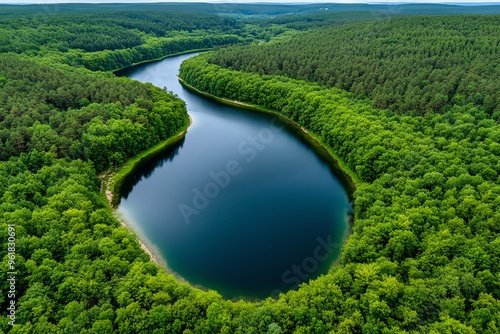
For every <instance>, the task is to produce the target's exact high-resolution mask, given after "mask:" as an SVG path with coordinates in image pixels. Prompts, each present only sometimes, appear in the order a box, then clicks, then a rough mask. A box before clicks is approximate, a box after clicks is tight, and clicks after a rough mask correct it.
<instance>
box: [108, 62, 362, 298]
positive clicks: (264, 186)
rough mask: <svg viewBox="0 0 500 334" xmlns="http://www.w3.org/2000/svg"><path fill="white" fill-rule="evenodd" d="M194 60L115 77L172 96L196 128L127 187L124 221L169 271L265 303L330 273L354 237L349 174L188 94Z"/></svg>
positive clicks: (275, 129) (250, 120)
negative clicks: (183, 77)
mask: <svg viewBox="0 0 500 334" xmlns="http://www.w3.org/2000/svg"><path fill="white" fill-rule="evenodd" d="M192 56H193V54H189V55H181V56H175V57H171V58H166V59H164V60H162V61H157V62H152V63H146V64H141V65H138V66H135V67H133V68H129V69H126V70H122V71H120V72H119V73H118V75H123V76H127V77H129V78H131V79H135V80H139V81H141V82H151V83H153V84H154V85H156V86H159V87H161V88H163V87H166V88H167V90H169V91H172V92H174V93H175V94H177V95H178V96H179V97H180V98H181V99H183V100H184V101H185V102H186V105H187V108H188V110H189V114H190V116H191V118H192V120H193V124H192V126H191V127H190V128H189V129H188V132H187V134H186V136H185V138H184V139H183V140H181V141H180V142H179V143H177V144H176V145H174V146H173V147H170V148H168V149H166V150H165V151H164V152H162V153H161V154H159V155H158V156H156V157H154V158H152V159H151V160H150V161H148V162H147V163H145V164H143V165H142V166H140V167H138V168H137V169H136V170H135V171H134V173H132V175H130V177H128V179H127V180H126V181H125V182H124V185H123V187H122V191H121V192H122V193H121V202H120V204H119V207H118V212H119V213H120V214H121V215H122V216H123V217H124V219H125V221H126V223H127V224H128V225H129V226H131V227H132V228H133V229H134V230H135V231H136V233H137V234H138V235H139V237H140V238H141V240H143V242H144V243H145V244H146V245H147V246H148V248H150V249H151V250H152V252H153V253H154V254H155V256H156V257H158V258H159V259H161V261H163V262H164V263H166V264H168V268H167V270H169V271H171V272H173V273H175V274H176V275H177V276H178V277H180V278H182V279H184V280H186V281H187V282H189V283H191V284H192V285H194V286H198V287H201V288H204V289H213V290H216V291H218V292H219V293H220V294H222V295H223V296H224V297H226V298H241V297H242V298H249V299H256V298H265V297H268V296H271V295H275V294H276V293H278V292H280V291H281V292H286V291H288V290H290V289H294V288H297V286H298V284H299V283H302V282H307V281H308V280H309V279H314V278H316V277H318V276H319V275H321V274H324V273H326V272H327V271H328V269H329V268H330V267H331V265H332V264H333V263H334V262H335V261H336V260H337V259H338V257H339V254H340V250H341V246H342V243H343V240H344V239H345V237H346V235H347V234H348V231H349V215H350V212H351V211H352V210H351V205H350V203H349V196H348V193H347V190H346V189H347V187H346V186H345V184H346V181H345V180H344V179H343V176H342V174H341V173H338V172H335V168H332V166H331V164H328V163H327V162H325V161H324V159H321V158H320V157H319V155H318V154H316V152H315V151H314V149H312V148H311V146H310V145H308V144H307V141H306V140H304V139H303V138H301V136H299V135H297V134H296V133H295V132H296V131H295V132H294V131H290V130H289V129H287V128H284V127H283V126H282V123H281V122H280V121H279V120H277V119H276V118H275V117H273V116H272V115H268V114H262V113H257V112H251V111H245V110H240V109H238V108H234V107H229V106H224V105H220V104H218V103H215V102H212V101H209V100H207V99H205V98H203V97H200V96H198V95H195V94H193V93H191V92H189V91H187V90H186V89H184V88H183V87H182V86H181V85H180V84H179V82H178V80H177V77H176V75H177V73H178V71H179V67H180V64H181V63H182V61H183V60H185V59H187V58H189V57H192Z"/></svg>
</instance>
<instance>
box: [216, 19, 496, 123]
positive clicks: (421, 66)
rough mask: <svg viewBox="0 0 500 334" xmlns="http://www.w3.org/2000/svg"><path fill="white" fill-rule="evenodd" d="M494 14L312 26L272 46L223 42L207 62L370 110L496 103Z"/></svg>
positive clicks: (420, 110) (493, 105)
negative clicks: (342, 93)
mask: <svg viewBox="0 0 500 334" xmlns="http://www.w3.org/2000/svg"><path fill="white" fill-rule="evenodd" d="M499 20H500V17H499V16H498V15H484V16H468V15H464V16H462V15H460V16H458V15H457V16H446V17H444V16H435V17H431V16H429V17H405V18H395V19H391V20H376V21H369V22H363V23H357V24H352V25H351V24H349V25H340V26H335V27H331V28H325V29H319V30H316V31H314V32H310V33H307V34H305V35H301V36H299V37H297V38H295V39H293V40H290V41H285V42H282V43H278V44H270V45H258V46H248V47H246V48H245V49H241V48H228V49H226V50H224V52H218V53H216V54H214V55H213V56H212V57H211V59H210V61H211V63H214V64H217V65H220V66H223V67H227V68H231V69H235V70H243V71H247V72H255V73H259V74H272V75H284V76H288V77H290V78H294V79H300V80H307V81H313V82H317V83H319V84H321V85H325V86H327V87H337V88H340V89H343V90H347V91H350V92H352V93H354V94H356V95H357V96H358V97H362V98H369V99H370V100H371V101H372V105H373V106H374V107H377V108H382V109H385V108H390V109H391V110H394V111H398V112H404V113H412V114H422V113H425V112H427V111H436V110H443V111H447V110H449V108H450V107H451V106H453V105H458V106H465V105H467V104H468V103H473V104H474V105H476V106H481V107H483V108H484V110H485V111H486V112H488V113H489V114H491V113H493V112H498V111H499V108H498V106H499V105H500V92H499V90H498V87H500V81H499V77H500V60H499V59H500V48H499V46H498V21H499Z"/></svg>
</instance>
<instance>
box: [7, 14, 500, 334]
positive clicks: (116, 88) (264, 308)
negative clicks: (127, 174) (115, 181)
mask: <svg viewBox="0 0 500 334" xmlns="http://www.w3.org/2000/svg"><path fill="white" fill-rule="evenodd" d="M130 6H131V7H130V9H129V10H121V11H118V10H116V8H115V7H113V6H111V5H109V7H106V8H101V10H96V9H92V6H91V5H85V6H84V5H82V7H84V8H83V9H81V8H80V7H77V6H76V5H75V6H71V5H60V7H59V12H58V13H57V14H54V15H48V14H47V13H46V12H45V14H43V12H42V13H39V14H40V15H28V14H26V13H32V12H34V11H36V9H34V8H32V7H33V6H27V7H26V8H25V9H23V10H21V9H19V8H18V7H16V6H11V7H9V9H8V10H5V11H2V14H1V15H0V217H1V220H0V230H1V231H2V233H1V236H2V238H0V255H1V258H2V264H1V265H2V269H3V270H2V271H1V272H0V277H1V282H2V283H0V284H1V287H2V294H1V295H0V304H1V308H2V310H4V312H5V313H2V315H4V314H6V311H5V310H7V309H8V307H9V305H10V304H9V303H10V300H9V298H10V297H8V295H7V291H9V286H10V284H11V283H9V281H8V279H9V277H10V276H9V274H8V270H5V268H11V269H12V267H11V266H12V262H11V263H9V261H12V258H11V257H10V256H9V252H8V249H9V248H10V246H9V244H8V240H9V239H8V238H7V236H9V235H11V233H12V227H15V243H16V245H15V268H14V269H15V271H16V273H17V274H16V282H15V295H16V304H15V309H16V312H15V325H14V326H12V325H11V324H9V322H10V321H12V319H11V318H9V317H7V316H2V320H1V321H0V332H2V333H4V332H9V333H34V334H38V333H113V332H116V333H274V334H276V333H415V332H422V333H497V332H498V331H499V329H498V328H499V326H500V323H499V322H500V302H499V299H500V265H499V263H500V262H499V259H500V251H499V249H500V241H499V240H500V238H499V233H500V212H499V210H498V208H499V207H500V177H499V174H500V126H499V122H500V106H499V105H500V96H499V95H498V94H499V93H498V87H500V82H499V80H500V77H499V75H498V71H499V70H498V69H499V65H500V64H499V60H498V59H500V57H498V55H499V53H500V45H499V41H498V21H499V19H500V17H499V16H498V15H460V16H454V15H450V16H434V15H433V16H418V15H421V14H425V13H422V11H426V10H429V11H430V9H425V10H424V9H422V8H423V7H418V6H417V7H418V8H414V7H406V8H410V9H404V10H401V13H400V15H399V14H398V15H396V16H397V17H389V18H387V17H385V16H384V15H380V12H379V10H380V7H376V8H375V9H373V11H375V12H376V13H378V14H373V13H372V14H370V13H368V14H360V13H362V12H363V11H364V12H366V11H369V9H370V7H369V6H367V5H364V6H362V7H359V9H357V10H358V12H353V7H355V6H353V5H347V6H346V7H342V6H340V5H339V8H344V10H338V12H337V13H332V14H325V13H314V12H313V13H311V12H310V11H313V10H314V8H310V9H308V10H305V9H304V13H303V14H300V13H299V14H290V12H289V11H290V8H288V7H286V6H283V7H280V6H277V7H272V8H271V7H266V6H264V5H263V6H260V7H259V6H256V7H251V6H249V7H245V6H242V7H238V6H237V5H233V6H232V7H231V6H229V7H226V9H224V11H226V12H229V13H226V14H227V15H215V14H214V13H213V12H212V11H214V8H213V7H210V8H208V7H203V6H201V5H193V7H189V8H186V9H185V11H179V9H177V10H173V9H163V10H156V11H154V10H150V11H141V10H139V8H136V7H137V5H130ZM134 6H136V7H134ZM149 6H151V8H156V9H157V8H160V7H161V6H160V5H158V7H155V6H156V5H149ZM173 6H174V5H173ZM176 6H178V5H176ZM145 7H148V6H145ZM299 7H300V6H297V7H296V8H295V7H294V13H297V12H298V11H299V9H298V8H299ZM306 7H307V6H306ZM494 7H495V6H492V7H491V9H493V8H494ZM78 8H80V9H78ZM175 8H177V7H175ZM218 8H219V9H220V8H221V7H218ZM249 8H250V9H249ZM426 8H427V7H426ZM439 8H441V7H439ZM216 9H217V8H216ZM316 10H317V9H316ZM446 10H448V9H446ZM449 10H450V11H453V10H457V9H456V8H455V7H452V6H450V9H449ZM480 10H483V11H484V8H482V7H472V9H470V11H471V13H473V14H477V12H479V11H480ZM440 11H441V12H439V14H447V12H445V10H444V9H443V8H441V9H440ZM460 11H464V12H465V11H466V9H463V8H461V9H460ZM339 12H340V13H339ZM270 13H271V14H272V15H271V14H270ZM286 13H288V14H286ZM278 14H286V15H283V16H275V15H278ZM386 14H387V12H386ZM241 17H243V18H244V19H242V18H241ZM233 44H237V45H234V46H230V47H226V46H228V45H233ZM214 47H216V49H217V50H215V51H214V52H209V53H204V54H201V55H200V56H197V57H195V58H191V59H189V60H188V61H186V62H185V63H183V65H182V67H181V73H180V77H181V78H182V79H183V80H185V81H186V82H187V83H188V84H189V85H192V86H193V87H195V88H197V89H199V90H202V91H204V92H207V93H210V94H213V95H215V96H218V97H221V98H227V99H231V100H238V101H243V102H247V103H250V104H254V105H258V106H261V107H264V108H266V109H270V110H273V111H275V112H276V113H279V114H281V115H283V116H285V117H287V118H289V119H290V120H293V121H294V122H296V123H298V124H300V125H301V126H303V127H305V128H306V129H308V130H309V131H311V132H313V133H314V134H316V135H317V136H318V137H319V138H320V139H321V141H322V142H323V144H325V145H327V146H328V147H330V148H331V149H332V150H333V151H334V152H335V153H336V154H337V155H338V157H339V158H340V159H341V160H342V161H343V162H344V163H345V164H346V166H348V167H349V168H350V169H351V170H352V171H354V173H355V174H356V175H355V176H356V179H357V183H356V186H357V191H356V193H355V194H354V210H355V223H354V225H353V228H352V234H351V235H350V237H349V238H348V239H347V242H346V244H345V245H344V247H343V251H342V257H341V261H340V263H339V264H338V265H335V266H333V267H332V268H331V269H330V271H329V273H328V274H327V275H323V276H321V277H320V278H318V279H316V280H313V281H310V282H308V283H303V284H302V285H301V286H300V288H299V289H298V290H292V291H289V292H287V293H285V294H281V295H280V296H279V297H277V298H267V299H265V300H261V301H257V302H250V301H245V300H238V301H233V300H226V299H224V298H222V297H221V296H220V295H219V294H218V293H217V292H216V291H202V290H199V289H196V288H193V287H191V286H189V285H188V284H186V283H181V282H179V281H178V280H176V279H175V278H174V277H173V276H172V275H170V274H168V273H166V272H165V271H164V270H163V269H162V268H160V267H159V266H158V265H156V264H154V263H152V262H150V259H149V256H148V255H147V254H146V253H145V252H144V251H143V250H142V249H141V247H140V245H139V243H138V241H137V236H136V235H135V234H133V233H131V232H130V231H129V230H127V229H125V228H123V227H121V226H120V223H119V221H118V220H117V219H116V217H115V216H114V214H113V210H112V208H111V207H110V206H109V204H108V202H107V200H106V197H105V196H104V195H103V194H102V193H101V191H100V186H101V180H100V179H99V175H101V174H102V173H103V172H105V171H106V170H109V169H112V168H114V167H116V166H119V165H121V164H122V163H124V162H125V161H126V160H127V159H128V158H131V157H133V156H136V155H137V154H138V153H140V152H141V151H144V150H146V149H148V148H150V147H152V146H154V145H156V144H158V143H159V142H162V141H164V140H166V139H167V138H169V137H172V136H174V135H176V134H177V133H179V132H181V131H182V130H183V129H185V128H186V126H187V125H188V123H189V120H188V116H187V111H186V107H185V104H184V103H183V101H182V100H180V99H179V98H178V97H177V96H175V95H173V94H171V93H169V92H168V91H166V89H160V88H157V87H154V86H153V85H151V84H142V83H139V82H137V81H132V80H129V79H126V78H119V77H116V76H115V75H113V74H112V73H110V72H109V71H112V70H116V69H118V68H122V67H126V66H129V65H131V64H133V63H136V62H140V61H145V60H151V59H155V58H160V57H164V56H167V55H169V54H174V53H177V52H185V51H189V50H194V49H211V48H214ZM103 71H108V72H103ZM9 227H10V228H9Z"/></svg>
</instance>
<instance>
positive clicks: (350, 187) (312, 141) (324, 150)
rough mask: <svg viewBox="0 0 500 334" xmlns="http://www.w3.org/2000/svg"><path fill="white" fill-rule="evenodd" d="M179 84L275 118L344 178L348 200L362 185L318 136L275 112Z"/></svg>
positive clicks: (197, 92)
mask: <svg viewBox="0 0 500 334" xmlns="http://www.w3.org/2000/svg"><path fill="white" fill-rule="evenodd" d="M178 79H179V82H180V83H181V85H182V86H183V87H184V88H186V89H188V90H190V91H191V92H193V93H196V94H198V95H200V96H203V97H204V98H207V99H209V100H212V101H215V102H218V103H222V104H225V105H229V106H233V107H237V108H242V109H245V110H249V111H255V112H260V113H267V114H270V115H273V116H276V117H278V118H279V119H280V121H282V123H284V124H285V126H287V128H288V129H289V130H291V131H292V132H294V133H296V134H298V135H300V136H301V137H302V138H303V139H305V140H306V141H307V142H308V143H309V145H311V146H312V147H313V148H314V150H315V151H316V153H318V154H319V155H320V157H321V158H323V159H324V160H327V162H328V163H329V165H330V167H333V170H335V171H338V172H340V173H341V174H343V175H344V176H345V179H346V180H347V181H348V182H347V183H344V186H346V188H347V193H348V195H349V198H350V199H351V200H352V198H353V194H354V192H355V191H356V188H357V187H358V186H360V185H361V184H363V182H362V181H361V180H360V179H359V177H358V176H357V175H356V173H355V172H354V171H353V170H352V169H351V168H349V167H348V166H347V164H346V163H345V162H344V161H343V160H342V159H341V158H340V157H339V156H338V155H337V154H336V153H335V152H334V151H333V149H332V148H331V147H329V146H328V145H326V144H325V143H324V142H323V140H322V139H321V138H320V136H319V135H317V134H316V133H314V132H312V131H308V130H307V129H305V128H304V127H302V126H301V125H300V124H297V123H295V122H293V121H292V120H290V119H288V118H286V117H285V116H283V115H281V114H279V113H278V112H277V111H275V110H272V109H267V108H264V107H262V106H259V105H255V104H250V103H244V102H240V101H233V100H228V99H224V98H221V97H218V96H215V95H212V94H209V93H207V92H204V91H201V90H199V89H197V88H195V87H193V86H191V85H190V84H188V83H186V82H185V81H184V80H183V79H182V78H180V77H178Z"/></svg>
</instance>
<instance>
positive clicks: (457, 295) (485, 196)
mask: <svg viewBox="0 0 500 334" xmlns="http://www.w3.org/2000/svg"><path fill="white" fill-rule="evenodd" d="M283 47H285V46H283ZM241 51H242V52H245V51H246V49H242V50H241ZM216 57H217V55H215V56H214V55H209V54H207V55H201V56H198V57H196V58H192V59H189V60H187V61H185V62H184V63H183V65H182V67H181V73H180V76H181V77H182V78H183V79H184V80H185V81H186V82H187V83H189V84H191V85H193V86H194V87H196V88H198V89H200V90H202V91H205V92H208V93H211V94H214V95H217V96H219V97H223V98H227V99H231V100H240V101H246V102H250V103H253V104H257V105H260V106H263V107H265V108H269V109H273V110H276V111H277V112H279V113H280V114H281V115H284V116H286V117H288V118H290V119H292V120H294V121H296V122H298V123H299V124H301V125H302V126H304V127H305V128H307V129H309V130H312V131H313V132H314V133H316V134H318V135H319V136H320V138H321V139H322V141H323V142H324V143H326V144H327V145H329V146H330V147H332V148H333V149H334V151H335V152H336V153H337V154H338V155H339V156H340V157H341V158H342V160H343V161H344V162H345V163H346V164H347V165H348V166H349V167H350V168H351V169H352V170H354V171H355V172H356V174H357V176H358V177H359V178H360V179H361V180H362V181H364V182H365V183H363V184H360V185H358V189H357V191H356V193H355V203H354V208H355V223H354V226H353V231H352V235H351V236H350V237H349V239H348V241H347V243H346V245H345V246H344V249H343V253H342V261H341V264H340V265H339V266H337V267H334V268H332V269H331V271H330V273H329V274H328V275H326V276H325V277H323V278H321V279H319V280H318V281H315V282H311V283H310V284H309V285H306V286H302V287H301V288H300V289H299V291H297V292H289V293H288V294H286V295H284V296H282V297H281V298H280V299H278V300H277V301H276V302H275V303H272V302H271V303H269V311H268V312H269V321H268V324H271V323H272V322H275V323H276V326H279V327H280V328H281V330H283V332H286V333H289V332H290V333H291V332H295V333H306V332H308V333H309V332H310V333H327V332H329V331H331V330H334V331H335V332H341V333H354V332H355V333H361V332H363V333H384V332H387V333H389V332H391V333H394V332H411V331H414V330H417V331H419V332H439V333H441V332H448V333H452V332H456V333H474V332H477V333H495V332H496V331H497V329H498V326H499V319H500V308H499V306H500V302H499V298H500V288H499V287H500V266H498V263H499V259H500V253H498V251H497V248H498V246H499V240H500V238H499V237H500V212H499V210H498V208H499V204H500V179H499V175H500V144H499V142H500V126H499V124H498V121H495V120H494V119H492V118H491V116H490V114H489V113H488V112H486V111H485V110H483V109H482V108H478V107H477V106H474V104H473V103H469V104H467V105H465V106H454V107H453V108H451V109H450V110H449V111H447V112H445V113H442V114H438V113H428V114H426V115H425V116H415V117H411V116H407V115H400V114H397V113H392V112H390V111H384V110H379V109H375V108H373V107H371V106H370V105H369V104H368V103H367V102H366V101H362V100H356V99H355V98H354V97H353V96H352V94H350V93H347V92H345V91H341V90H338V89H334V88H331V89H329V88H324V87H321V86H318V85H316V84H311V83H307V82H304V81H297V80H294V79H289V78H285V77H279V76H260V75H258V74H252V73H244V72H237V71H232V70H229V69H224V68H221V67H218V66H216V65H211V64H209V63H208V59H213V58H216ZM297 295H300V296H301V297H300V304H299V305H300V306H296V305H294V303H293V302H292V300H293V298H295V297H296V296H297Z"/></svg>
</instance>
